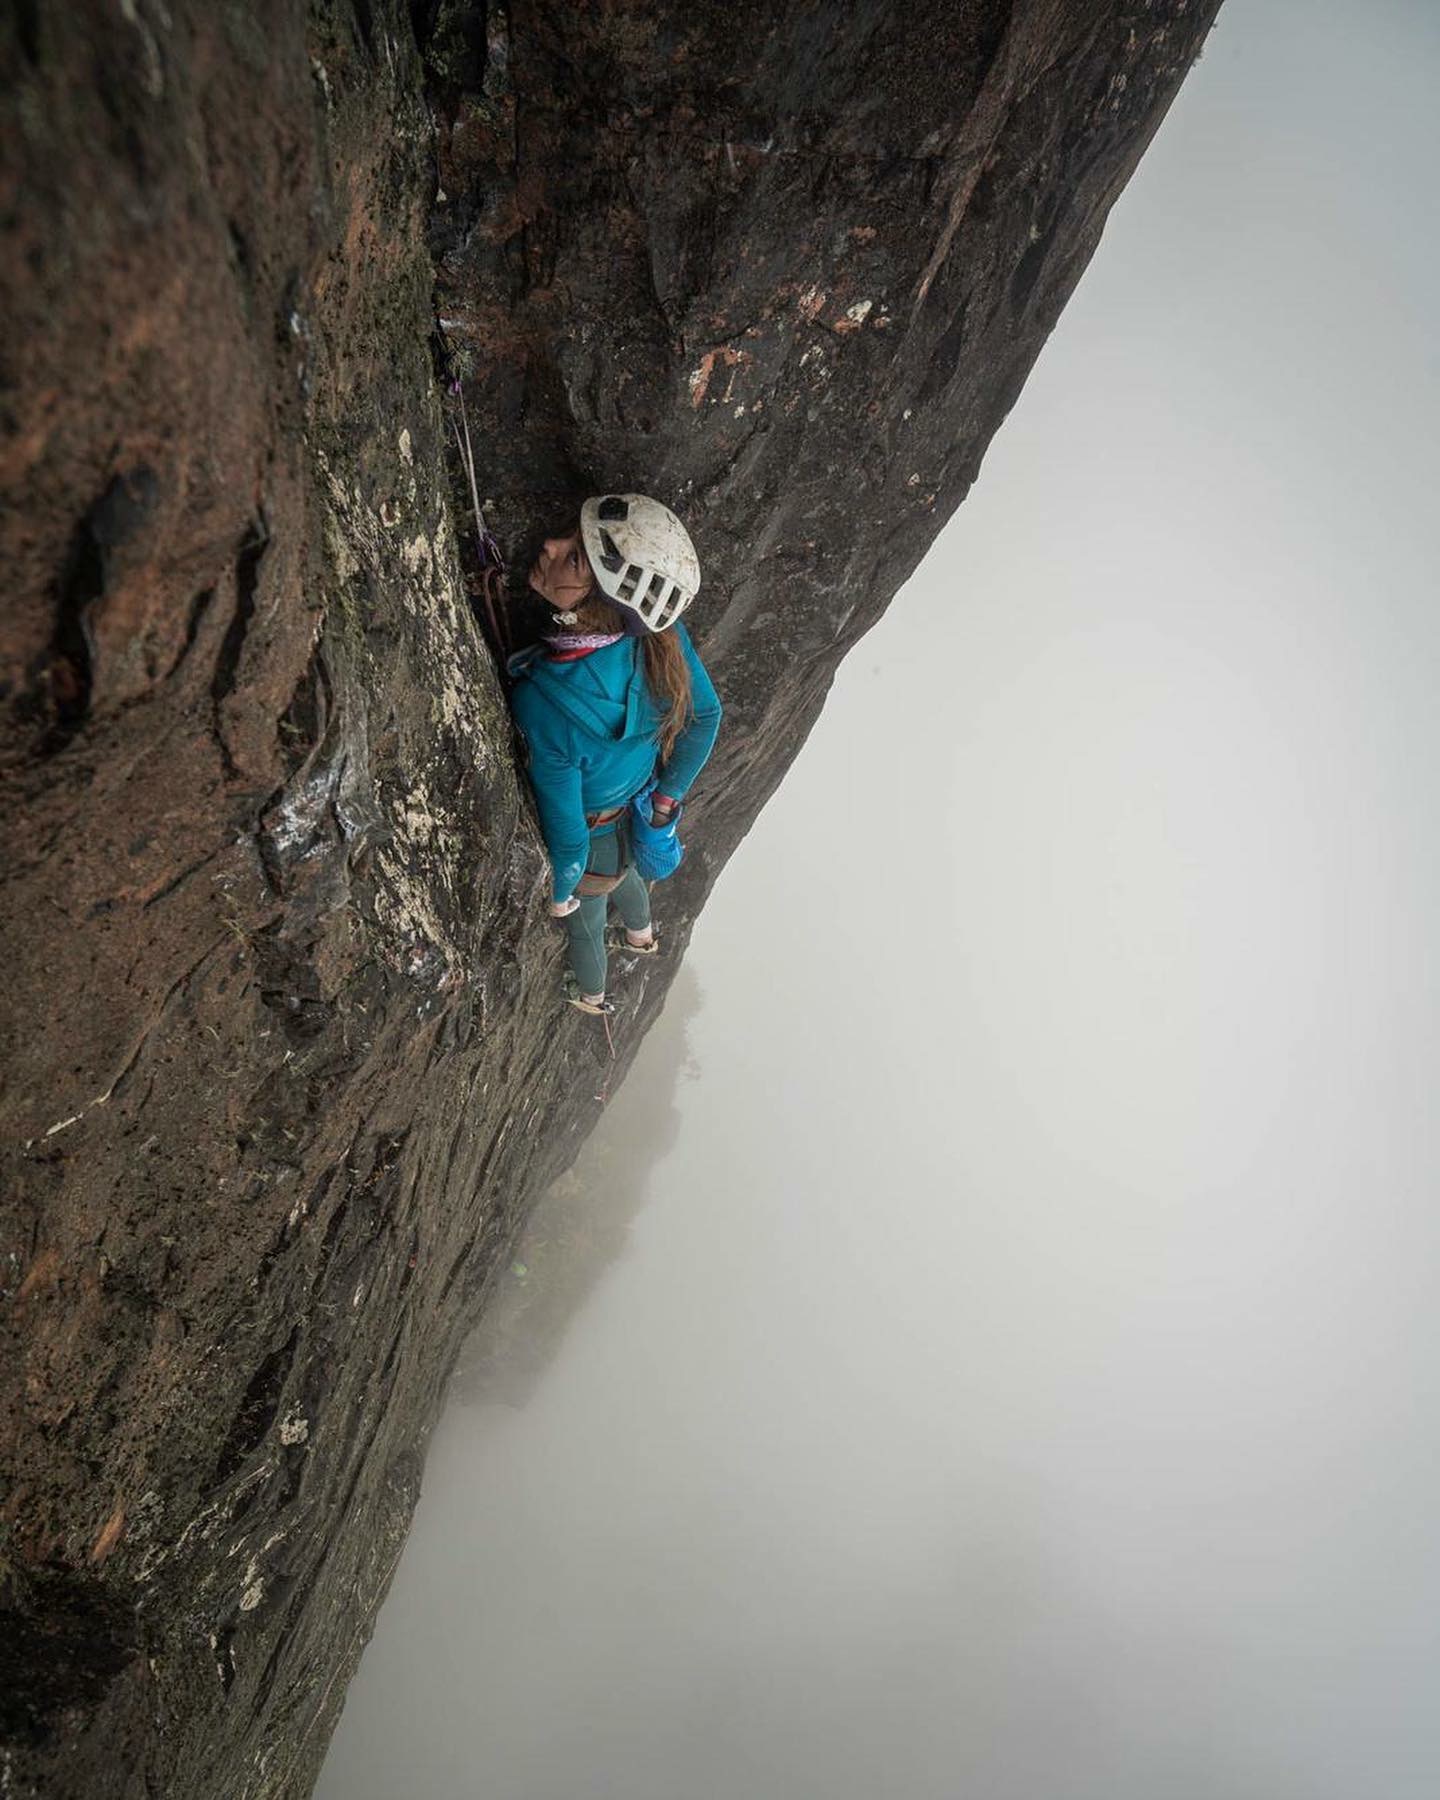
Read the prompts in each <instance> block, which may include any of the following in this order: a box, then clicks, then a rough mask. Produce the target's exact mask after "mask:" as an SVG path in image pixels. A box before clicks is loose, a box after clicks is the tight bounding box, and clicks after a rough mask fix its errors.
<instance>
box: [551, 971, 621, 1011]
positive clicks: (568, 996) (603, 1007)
mask: <svg viewBox="0 0 1440 1800" xmlns="http://www.w3.org/2000/svg"><path fill="white" fill-rule="evenodd" d="M562 991H563V994H564V998H565V1002H566V1004H567V1005H569V1006H573V1007H574V1008H575V1010H576V1012H582V1013H588V1014H589V1016H590V1017H591V1018H592V1019H604V1018H608V1017H610V1016H611V1015H612V1014H613V1013H614V1011H615V1007H614V1005H613V1004H612V1002H611V1001H609V1000H606V999H603V998H602V999H599V1000H591V999H588V998H587V997H586V996H585V995H584V994H582V993H581V992H580V984H579V982H577V981H576V979H575V977H574V976H573V975H567V976H566V977H565V986H564V989H563V990H562Z"/></svg>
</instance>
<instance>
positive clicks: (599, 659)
mask: <svg viewBox="0 0 1440 1800" xmlns="http://www.w3.org/2000/svg"><path fill="white" fill-rule="evenodd" d="M525 675H526V677H527V679H529V680H530V681H532V682H534V684H535V686H536V688H537V689H538V691H539V692H540V693H542V694H543V695H544V696H545V698H546V699H547V700H548V701H549V702H550V703H551V705H552V706H554V707H556V708H557V709H558V710H559V711H560V712H562V713H564V715H565V717H566V718H567V719H569V720H570V721H571V723H572V724H575V725H578V726H579V727H580V729H581V730H582V731H587V732H589V734H590V736H591V737H597V738H605V739H608V740H609V741H611V742H620V741H623V740H624V739H625V738H634V737H650V736H652V735H653V734H654V731H655V728H656V726H657V724H658V723H659V715H658V714H657V713H656V711H655V707H654V705H653V703H652V702H651V699H650V690H649V688H648V686H647V685H646V681H645V659H644V656H643V655H642V653H641V651H640V649H639V646H638V644H637V643H636V641H635V640H634V639H633V638H622V639H621V640H620V642H619V643H617V644H607V645H606V646H605V648H604V649H603V650H596V651H594V652H593V653H592V654H591V655H589V656H582V657H578V658H577V659H576V660H575V661H574V662H547V661H545V660H544V659H543V658H536V660H535V661H534V662H532V663H531V664H530V665H529V666H528V667H527V668H526V670H525Z"/></svg>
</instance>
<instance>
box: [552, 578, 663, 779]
mask: <svg viewBox="0 0 1440 1800" xmlns="http://www.w3.org/2000/svg"><path fill="white" fill-rule="evenodd" d="M627 616H628V615H627V614H626V613H625V612H624V611H623V610H622V609H621V608H620V607H618V606H617V605H616V604H615V602H614V601H613V600H611V599H609V598H607V596H606V595H604V594H602V593H601V591H600V589H599V588H598V587H595V588H592V589H591V590H590V592H589V594H588V595H587V596H586V597H585V599H584V600H582V601H581V602H580V604H579V606H577V607H576V608H575V623H574V625H572V626H571V627H570V629H571V630H572V631H586V632H588V631H595V632H601V631H624V629H625V621H626V618H627ZM640 647H641V649H642V650H643V652H644V655H645V684H646V686H647V687H648V688H649V689H650V698H651V699H652V700H653V701H654V703H655V709H656V711H657V712H658V713H659V714H660V761H661V762H662V763H665V762H668V761H669V760H670V752H671V751H672V750H673V749H674V748H675V740H676V738H677V737H679V735H680V733H681V732H682V731H683V730H684V729H685V727H686V725H688V724H689V722H690V718H691V715H692V712H693V705H692V701H691V695H690V665H689V663H687V662H686V660H685V652H684V651H683V650H682V649H681V647H680V640H679V638H677V637H676V635H675V633H674V631H673V630H667V631H647V632H646V633H645V635H644V637H643V638H641V640H640Z"/></svg>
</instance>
